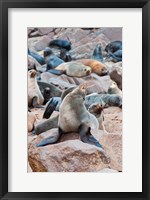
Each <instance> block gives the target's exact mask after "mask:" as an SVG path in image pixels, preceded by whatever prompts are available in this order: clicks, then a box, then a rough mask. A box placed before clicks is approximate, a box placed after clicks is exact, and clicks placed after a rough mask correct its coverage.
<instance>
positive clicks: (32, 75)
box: [28, 69, 44, 108]
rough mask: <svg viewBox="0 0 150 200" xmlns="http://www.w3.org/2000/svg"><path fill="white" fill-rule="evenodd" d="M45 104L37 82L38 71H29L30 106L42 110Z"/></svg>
mask: <svg viewBox="0 0 150 200" xmlns="http://www.w3.org/2000/svg"><path fill="white" fill-rule="evenodd" d="M43 102H44V98H43V95H42V93H41V91H40V88H39V86H38V84H37V80H36V71H35V70H34V69H32V70H30V71H28V106H29V107H32V106H33V107H34V108H41V107H42V106H41V105H42V104H43Z"/></svg>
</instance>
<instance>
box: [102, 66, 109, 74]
mask: <svg viewBox="0 0 150 200" xmlns="http://www.w3.org/2000/svg"><path fill="white" fill-rule="evenodd" d="M105 75H108V69H107V67H105V66H104V67H102V68H101V76H105Z"/></svg>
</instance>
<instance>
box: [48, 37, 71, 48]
mask: <svg viewBox="0 0 150 200" xmlns="http://www.w3.org/2000/svg"><path fill="white" fill-rule="evenodd" d="M49 46H58V47H60V48H64V49H67V50H70V49H71V42H70V41H68V40H60V39H57V40H52V41H50V43H49Z"/></svg>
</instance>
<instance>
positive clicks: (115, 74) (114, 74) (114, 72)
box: [109, 62, 122, 90]
mask: <svg viewBox="0 0 150 200" xmlns="http://www.w3.org/2000/svg"><path fill="white" fill-rule="evenodd" d="M121 66H122V62H118V63H116V64H114V65H113V66H112V68H111V69H110V71H109V76H110V78H111V79H112V80H113V81H115V82H116V83H117V85H118V87H119V88H120V89H121V90H122V67H121Z"/></svg>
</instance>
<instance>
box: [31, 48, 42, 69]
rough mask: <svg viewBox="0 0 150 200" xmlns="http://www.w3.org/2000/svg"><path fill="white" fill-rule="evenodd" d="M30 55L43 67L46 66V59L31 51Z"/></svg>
mask: <svg viewBox="0 0 150 200" xmlns="http://www.w3.org/2000/svg"><path fill="white" fill-rule="evenodd" d="M28 55H30V56H32V57H33V58H34V59H36V60H37V61H38V62H39V63H40V64H41V65H44V64H45V60H44V57H43V56H41V55H39V54H38V53H36V52H33V51H31V50H29V49H28Z"/></svg>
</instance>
